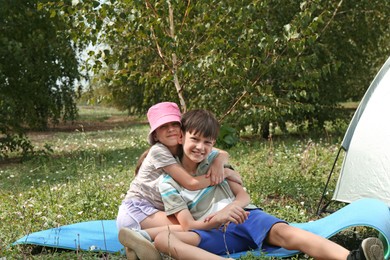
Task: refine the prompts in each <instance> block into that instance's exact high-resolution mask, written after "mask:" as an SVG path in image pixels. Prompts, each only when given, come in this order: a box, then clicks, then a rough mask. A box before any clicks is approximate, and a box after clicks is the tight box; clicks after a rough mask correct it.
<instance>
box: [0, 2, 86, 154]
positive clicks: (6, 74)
mask: <svg viewBox="0 0 390 260" xmlns="http://www.w3.org/2000/svg"><path fill="white" fill-rule="evenodd" d="M38 4H39V1H38V0H30V1H24V0H1V7H2V8H1V10H0V35H1V36H0V133H1V134H2V135H3V137H2V138H1V139H0V155H1V154H3V155H4V154H5V153H7V152H8V151H10V150H18V149H22V150H26V149H31V148H32V146H31V145H30V144H29V142H28V140H26V139H25V138H24V133H25V130H26V128H39V129H42V128H45V127H46V126H47V124H48V123H49V121H51V122H53V123H57V122H58V121H59V120H60V119H74V118H75V116H76V114H77V108H76V105H75V98H76V89H75V86H74V83H75V80H77V79H79V72H78V61H77V58H76V53H75V48H74V45H73V44H72V42H71V41H70V39H69V37H68V35H67V31H68V29H69V28H68V27H66V25H65V24H64V23H63V22H62V20H61V19H59V17H57V16H55V15H53V14H50V12H47V10H44V9H41V10H38Z"/></svg>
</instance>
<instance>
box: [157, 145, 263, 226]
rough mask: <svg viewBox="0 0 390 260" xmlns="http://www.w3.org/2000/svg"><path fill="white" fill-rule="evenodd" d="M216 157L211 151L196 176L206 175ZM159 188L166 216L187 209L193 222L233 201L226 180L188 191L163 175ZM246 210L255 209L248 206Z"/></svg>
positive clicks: (233, 197) (169, 177)
mask: <svg viewBox="0 0 390 260" xmlns="http://www.w3.org/2000/svg"><path fill="white" fill-rule="evenodd" d="M217 155H218V152H217V151H215V150H213V151H212V152H211V153H210V155H209V156H208V159H206V160H204V161H203V162H201V163H200V164H199V166H198V169H197V173H196V176H199V175H204V174H206V172H207V170H208V169H209V167H210V164H211V162H212V161H213V160H214V159H215V157H216V156H217ZM159 188H160V193H161V198H162V201H163V202H164V207H165V212H166V214H167V215H172V214H175V213H177V212H179V211H181V210H183V209H188V210H189V211H190V212H191V214H192V216H193V217H194V219H195V220H203V219H204V218H206V217H207V216H209V215H210V214H211V213H215V212H217V211H219V210H221V209H223V208H224V207H226V206H227V205H229V204H230V203H232V202H233V201H234V199H235V196H234V194H233V192H232V190H231V189H230V186H229V184H228V182H227V181H226V180H224V181H223V182H222V183H220V184H218V185H215V186H209V187H207V188H204V189H201V190H195V191H190V190H187V189H185V188H183V187H182V186H180V185H179V184H178V183H177V182H176V181H175V180H174V179H173V178H172V177H171V176H169V175H167V174H164V175H163V176H161V177H160V184H159ZM246 208H248V209H249V208H257V207H256V206H254V205H248V206H247V207H246Z"/></svg>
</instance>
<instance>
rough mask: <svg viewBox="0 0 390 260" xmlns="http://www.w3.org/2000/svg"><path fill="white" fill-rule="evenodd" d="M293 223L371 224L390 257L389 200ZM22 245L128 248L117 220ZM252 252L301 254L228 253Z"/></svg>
mask: <svg viewBox="0 0 390 260" xmlns="http://www.w3.org/2000/svg"><path fill="white" fill-rule="evenodd" d="M290 224H291V225H293V226H296V227H299V228H302V229H305V230H307V231H310V232H313V233H315V234H317V235H320V236H322V237H325V238H329V237H332V236H333V235H335V234H336V233H338V232H340V231H342V230H344V229H347V228H351V227H356V226H366V227H371V228H373V229H375V230H377V231H378V234H379V237H380V238H381V239H382V241H383V243H384V246H385V258H386V259H388V258H389V257H390V252H389V242H390V211H389V208H388V207H387V205H386V204H385V203H383V202H382V201H380V200H377V199H361V200H357V201H355V202H352V203H351V204H348V205H347V206H345V207H343V208H341V209H340V210H338V211H336V212H334V213H332V214H330V215H328V216H326V217H324V218H322V219H319V220H315V221H312V222H305V223H290ZM20 244H32V245H39V246H45V247H54V248H62V249H70V250H85V251H101V252H108V253H117V252H119V253H121V254H124V248H123V246H122V245H121V244H120V242H119V241H118V230H117V228H116V224H115V220H94V221H86V222H81V223H75V224H70V225H65V226H60V227H57V228H51V229H48V230H43V231H38V232H34V233H31V234H27V235H25V236H23V237H22V238H20V239H18V240H17V241H15V242H14V243H13V245H20ZM248 253H250V254H252V255H255V256H260V255H266V256H270V257H288V256H292V255H296V254H298V253H299V251H291V250H286V249H283V248H280V249H275V250H272V251H268V252H261V251H260V250H251V251H243V252H230V254H228V255H226V256H229V257H232V258H239V257H240V256H243V255H246V254H248Z"/></svg>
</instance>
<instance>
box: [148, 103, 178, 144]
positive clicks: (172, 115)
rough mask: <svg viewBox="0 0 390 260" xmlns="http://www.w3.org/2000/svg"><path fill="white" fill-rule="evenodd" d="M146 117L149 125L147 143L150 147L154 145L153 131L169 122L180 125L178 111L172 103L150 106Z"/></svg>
mask: <svg viewBox="0 0 390 260" xmlns="http://www.w3.org/2000/svg"><path fill="white" fill-rule="evenodd" d="M147 117H148V121H149V125H150V131H149V135H148V141H149V144H151V145H153V144H155V143H156V141H155V140H154V139H153V135H152V134H153V132H154V130H156V129H157V128H159V127H160V126H162V125H163V124H166V123H169V122H179V123H181V113H180V109H179V107H178V106H177V104H176V103H173V102H161V103H158V104H156V105H154V106H151V107H150V108H149V110H148V113H147Z"/></svg>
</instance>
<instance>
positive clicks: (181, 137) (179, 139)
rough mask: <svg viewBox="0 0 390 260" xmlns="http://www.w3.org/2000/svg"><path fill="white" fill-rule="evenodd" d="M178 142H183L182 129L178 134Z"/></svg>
mask: <svg viewBox="0 0 390 260" xmlns="http://www.w3.org/2000/svg"><path fill="white" fill-rule="evenodd" d="M177 142H178V143H179V144H183V131H180V136H179V138H178V141H177Z"/></svg>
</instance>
